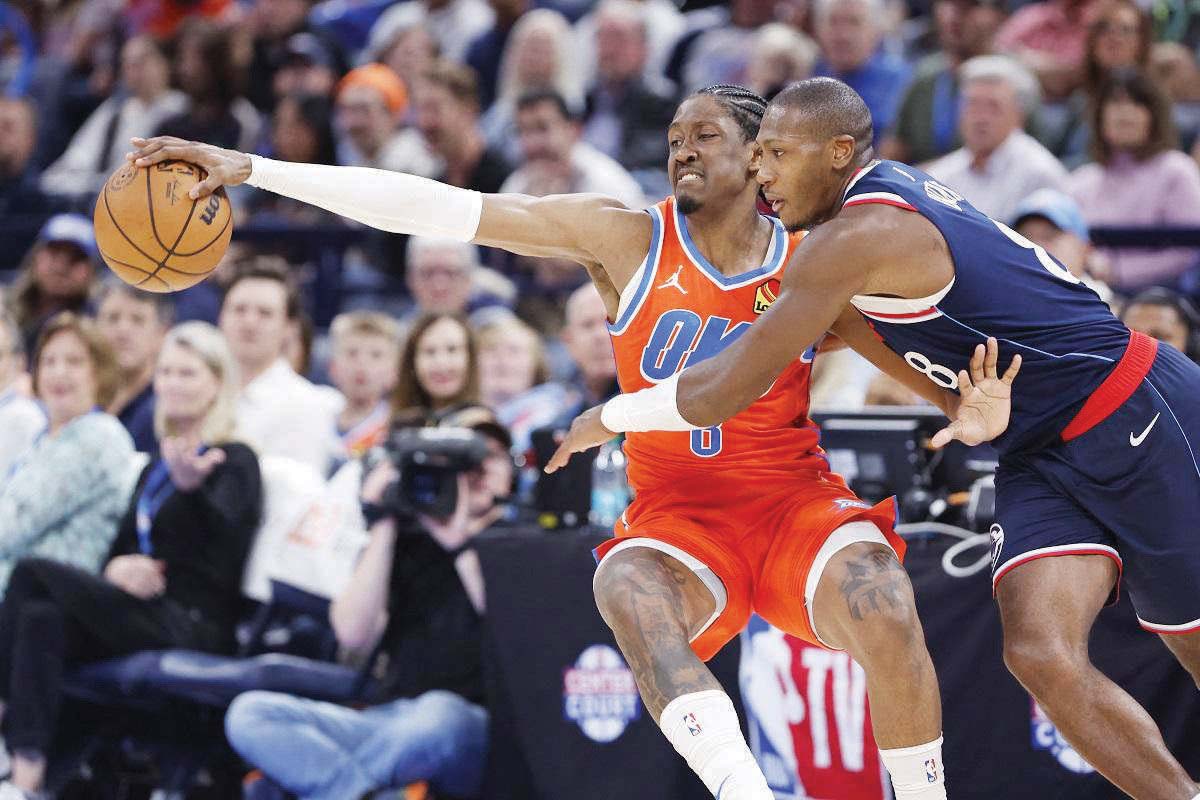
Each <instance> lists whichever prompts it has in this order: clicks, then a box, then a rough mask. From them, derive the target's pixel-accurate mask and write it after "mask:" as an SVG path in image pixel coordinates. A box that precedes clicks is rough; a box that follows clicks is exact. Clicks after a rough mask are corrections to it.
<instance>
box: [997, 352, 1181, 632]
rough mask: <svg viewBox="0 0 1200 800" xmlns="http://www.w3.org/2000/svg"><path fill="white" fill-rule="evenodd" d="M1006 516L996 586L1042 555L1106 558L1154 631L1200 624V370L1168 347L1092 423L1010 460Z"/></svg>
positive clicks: (1001, 500)
mask: <svg viewBox="0 0 1200 800" xmlns="http://www.w3.org/2000/svg"><path fill="white" fill-rule="evenodd" d="M1017 380H1020V378H1018V379H1017ZM996 519H997V524H998V527H999V530H997V529H996V527H993V534H992V535H993V540H994V541H993V557H992V585H993V586H995V585H997V584H998V583H999V581H1000V579H1001V578H1003V577H1004V576H1005V574H1007V573H1008V572H1009V571H1010V570H1012V569H1014V568H1016V567H1019V566H1020V565H1021V564H1025V563H1027V562H1029V561H1032V560H1034V559H1037V558H1044V557H1046V556H1058V555H1085V554H1098V555H1104V556H1107V557H1109V558H1111V559H1112V560H1113V561H1114V562H1116V564H1117V567H1118V569H1119V571H1120V576H1121V577H1120V579H1119V580H1120V582H1121V583H1123V584H1124V587H1125V590H1126V591H1127V592H1128V594H1129V598H1130V600H1131V601H1132V602H1133V606H1134V608H1135V610H1136V611H1137V615H1138V620H1139V621H1140V622H1141V624H1142V627H1143V628H1145V629H1146V630H1148V631H1153V632H1155V633H1191V632H1194V631H1200V366H1197V365H1195V364H1193V363H1192V362H1191V361H1189V360H1188V359H1187V358H1186V357H1185V356H1183V355H1182V354H1181V353H1179V351H1177V350H1175V349H1173V348H1171V347H1168V346H1166V345H1160V346H1159V348H1158V354H1157V356H1156V357H1155V359H1154V363H1153V365H1152V366H1151V368H1150V372H1149V374H1148V375H1147V376H1146V377H1145V378H1144V379H1143V380H1142V382H1141V384H1140V385H1139V386H1138V388H1137V389H1136V390H1134V392H1133V394H1132V395H1131V396H1130V397H1129V399H1128V400H1126V401H1125V403H1124V404H1123V405H1121V406H1120V407H1119V408H1117V410H1116V411H1114V412H1113V413H1112V414H1111V415H1110V416H1109V417H1107V418H1106V419H1104V420H1103V421H1102V422H1100V423H1099V424H1097V425H1096V426H1095V427H1093V428H1092V429H1091V430H1088V431H1087V432H1085V433H1084V434H1082V435H1081V436H1079V437H1077V438H1075V439H1072V440H1071V441H1068V442H1061V441H1060V442H1058V443H1056V444H1054V445H1052V446H1050V447H1047V448H1044V449H1041V450H1038V451H1036V452H1033V453H1025V454H1020V455H1013V456H1008V457H1005V458H1002V459H1001V462H1000V468H999V469H998V470H997V472H996Z"/></svg>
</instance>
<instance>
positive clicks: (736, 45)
mask: <svg viewBox="0 0 1200 800" xmlns="http://www.w3.org/2000/svg"><path fill="white" fill-rule="evenodd" d="M777 5H779V6H782V5H783V4H782V3H779V4H776V3H764V2H761V0H731V2H730V3H729V4H728V7H725V6H724V5H722V6H719V7H717V8H715V9H713V10H712V13H709V14H706V15H705V18H704V19H703V21H702V22H701V23H700V24H698V25H696V26H694V27H692V26H689V27H692V29H691V30H688V31H686V32H683V33H682V35H680V36H679V37H678V41H676V42H675V44H674V46H673V49H672V51H671V55H670V57H669V59H668V61H667V64H666V68H665V69H664V73H665V74H666V76H667V78H668V79H669V80H671V81H672V82H674V83H675V85H676V86H678V87H679V89H680V90H681V92H682V93H683V95H685V96H686V95H688V94H691V93H692V92H695V91H698V90H700V89H703V88H704V87H705V86H715V85H717V84H722V83H729V84H737V85H742V84H744V83H745V82H746V70H747V66H748V65H749V63H750V60H751V58H752V57H753V55H754V40H755V38H756V37H757V36H758V31H759V28H761V27H762V26H763V25H766V24H767V23H769V22H773V21H774V19H775V11H776V6H777ZM693 13H696V12H693ZM689 16H691V15H689Z"/></svg>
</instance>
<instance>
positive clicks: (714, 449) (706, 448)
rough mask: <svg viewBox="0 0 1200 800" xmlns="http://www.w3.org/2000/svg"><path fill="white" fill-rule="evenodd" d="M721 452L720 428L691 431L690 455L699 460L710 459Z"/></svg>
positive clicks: (716, 426) (717, 426)
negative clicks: (695, 456) (697, 457)
mask: <svg viewBox="0 0 1200 800" xmlns="http://www.w3.org/2000/svg"><path fill="white" fill-rule="evenodd" d="M719 452H721V426H720V425H714V426H712V427H711V428H698V429H696V430H694V431H692V453H693V454H694V455H698V456H700V457H701V458H712V457H713V456H715V455H716V454H717V453H719Z"/></svg>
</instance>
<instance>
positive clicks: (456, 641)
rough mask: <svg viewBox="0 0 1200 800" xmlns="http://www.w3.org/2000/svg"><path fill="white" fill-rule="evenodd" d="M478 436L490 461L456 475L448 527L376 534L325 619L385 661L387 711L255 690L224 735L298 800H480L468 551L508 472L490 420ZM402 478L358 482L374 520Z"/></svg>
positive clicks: (476, 575)
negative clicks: (396, 798)
mask: <svg viewBox="0 0 1200 800" xmlns="http://www.w3.org/2000/svg"><path fill="white" fill-rule="evenodd" d="M475 429H476V430H477V431H478V432H479V433H481V434H482V435H483V436H484V438H485V439H486V440H487V443H488V456H487V457H486V458H485V459H484V462H483V463H482V464H480V465H479V466H478V467H476V468H475V469H473V470H471V471H470V472H468V473H465V474H462V475H459V476H458V502H457V505H456V508H455V511H454V513H453V514H452V515H451V516H450V518H448V519H445V520H436V519H432V518H429V517H421V518H420V523H419V525H412V526H404V525H401V524H397V522H396V521H395V520H394V519H391V518H384V519H380V520H379V521H376V522H374V524H372V525H371V528H370V542H369V543H368V545H367V547H366V548H365V550H364V551H363V554H362V557H361V559H360V560H359V563H358V566H357V567H356V569H355V572H354V575H353V577H352V578H351V579H350V582H349V583H348V585H347V587H346V589H345V590H344V591H343V592H342V593H341V594H340V595H339V596H338V597H337V598H335V599H334V601H333V605H332V607H331V609H330V620H331V622H332V624H333V629H334V632H335V633H336V634H337V638H338V641H339V642H340V643H341V645H342V646H343V647H344V648H347V649H350V650H355V651H359V652H373V653H374V655H375V656H376V657H378V658H379V659H380V660H379V661H377V663H376V667H377V669H376V674H377V675H378V674H380V673H381V672H382V677H381V679H380V692H379V693H378V695H377V698H378V700H379V703H378V704H377V705H372V706H369V707H367V708H365V709H362V710H355V709H350V708H345V707H342V706H338V705H334V704H332V703H324V702H315V701H311V700H305V699H302V698H299V697H293V696H290V695H285V694H279V693H274V692H261V691H254V692H248V693H246V694H243V695H241V696H239V697H238V698H237V699H236V700H235V701H234V703H233V705H232V706H230V708H229V712H228V713H227V715H226V717H225V729H226V734H227V736H228V738H229V742H230V743H231V744H232V745H233V747H234V749H235V750H237V751H238V753H240V754H241V756H242V757H243V758H244V759H245V760H246V761H248V762H249V763H250V764H252V765H253V766H255V767H257V768H258V769H260V770H261V771H262V772H263V773H264V774H265V775H266V777H267V778H268V779H269V780H270V781H273V782H274V783H275V784H278V785H279V786H280V787H283V788H284V789H286V790H288V791H289V792H292V793H294V794H296V795H298V796H299V797H300V798H302V800H324V799H325V798H328V800H346V798H356V797H361V796H362V795H364V794H365V793H368V792H371V791H374V790H378V789H383V788H388V787H400V786H405V785H407V784H410V783H414V782H417V781H428V782H429V783H430V784H431V786H432V788H433V789H434V790H435V791H437V792H439V793H441V794H446V795H450V796H452V797H457V798H470V797H475V796H477V795H478V793H479V791H480V787H481V784H482V780H483V772H484V763H485V760H486V756H487V746H488V741H487V727H488V713H487V711H486V709H484V708H483V706H482V705H481V703H482V701H483V695H484V688H483V668H482V658H481V646H482V636H481V634H482V614H483V611H484V587H483V575H482V572H481V570H480V566H479V559H478V557H477V556H476V554H475V551H474V550H472V549H470V544H471V541H472V539H474V537H475V536H476V535H478V534H479V533H481V532H482V531H483V530H485V529H486V528H488V527H489V526H491V525H493V524H494V523H495V522H496V521H497V520H498V519H499V518H500V517H501V516H502V514H503V506H502V505H500V503H499V502H498V500H499V499H501V498H502V497H503V496H504V495H505V494H506V491H505V490H504V489H503V488H502V487H505V486H507V485H508V484H511V481H512V470H513V466H512V459H511V457H510V456H509V455H508V449H507V448H508V442H509V440H508V433H507V431H505V430H504V429H503V428H501V427H500V426H498V425H497V424H496V423H495V422H494V421H488V422H484V423H481V424H478V425H477V427H476V428H475ZM505 473H506V474H507V483H506V482H505V480H504V474H505ZM396 479H397V473H396V471H395V469H394V468H393V466H392V465H391V463H390V462H385V463H384V464H382V465H380V466H379V467H376V468H375V469H374V470H372V471H371V473H370V474H369V475H368V476H367V478H366V480H365V481H364V482H363V488H362V501H363V503H364V506H365V508H367V509H370V508H372V507H377V506H378V504H379V503H380V502H381V501H382V500H383V499H384V497H385V492H386V490H387V488H388V487H389V485H391V484H392V483H394V482H395V481H396ZM263 794H264V796H267V793H266V792H264V793H263ZM255 796H257V795H255Z"/></svg>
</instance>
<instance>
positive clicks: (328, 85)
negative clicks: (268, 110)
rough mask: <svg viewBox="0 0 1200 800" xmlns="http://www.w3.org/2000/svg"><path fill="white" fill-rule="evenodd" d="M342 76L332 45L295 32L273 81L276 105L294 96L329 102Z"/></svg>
mask: <svg viewBox="0 0 1200 800" xmlns="http://www.w3.org/2000/svg"><path fill="white" fill-rule="evenodd" d="M252 72H253V68H252ZM339 77H340V73H339V72H338V65H337V60H336V58H335V55H334V51H333V50H332V49H331V46H330V45H329V43H328V42H326V41H324V40H322V39H319V38H317V36H315V35H314V34H311V33H307V32H303V33H294V34H292V35H291V36H289V37H288V40H287V42H286V43H285V44H284V46H283V52H281V53H280V54H279V65H278V67H277V68H276V69H275V75H274V77H273V78H272V79H271V91H272V93H273V95H274V98H273V99H274V102H275V103H276V105H278V103H279V100H280V99H281V98H284V97H287V96H288V95H293V94H299V95H308V96H315V97H321V98H326V99H328V98H330V97H332V96H333V87H334V86H336V85H337V82H338V78H339ZM329 163H333V162H329Z"/></svg>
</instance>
